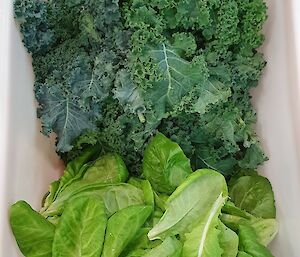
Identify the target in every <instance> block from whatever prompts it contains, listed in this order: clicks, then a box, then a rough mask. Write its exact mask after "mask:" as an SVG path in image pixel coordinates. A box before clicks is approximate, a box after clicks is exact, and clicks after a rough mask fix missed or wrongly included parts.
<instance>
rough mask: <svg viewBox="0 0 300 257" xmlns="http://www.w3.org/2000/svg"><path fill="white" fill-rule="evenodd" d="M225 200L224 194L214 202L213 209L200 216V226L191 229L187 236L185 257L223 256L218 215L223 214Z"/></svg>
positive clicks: (184, 249) (184, 247)
mask: <svg viewBox="0 0 300 257" xmlns="http://www.w3.org/2000/svg"><path fill="white" fill-rule="evenodd" d="M223 203H224V198H223V196H222V194H220V196H219V197H218V199H217V200H216V201H215V202H214V204H213V206H212V207H211V209H210V210H209V211H208V212H207V213H206V214H202V216H199V218H198V220H199V222H198V224H196V225H195V227H194V228H190V229H189V230H190V232H189V233H186V234H185V242H184V244H183V252H182V256H183V257H189V256H199V257H202V256H211V257H212V256H215V257H218V256H219V257H221V256H222V248H221V246H220V243H219V237H220V233H221V231H220V230H219V229H218V228H217V226H218V222H219V220H218V215H219V214H220V213H221V208H222V204H223Z"/></svg>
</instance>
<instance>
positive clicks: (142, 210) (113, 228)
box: [101, 205, 152, 257]
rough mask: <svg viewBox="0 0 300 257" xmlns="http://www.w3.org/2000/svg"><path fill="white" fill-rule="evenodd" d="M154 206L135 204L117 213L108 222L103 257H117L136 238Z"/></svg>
mask: <svg viewBox="0 0 300 257" xmlns="http://www.w3.org/2000/svg"><path fill="white" fill-rule="evenodd" d="M151 212H152V208H151V207H149V206H145V205H133V206H129V207H127V208H124V209H122V210H120V211H118V212H117V213H115V214H114V215H113V216H112V217H111V218H110V219H109V220H108V223H107V230H106V236H105V242H104V246H103V253H102V255H101V256H102V257H117V256H119V255H120V254H121V252H122V251H123V250H124V249H125V248H126V246H127V245H128V244H129V243H130V242H131V241H132V240H133V239H134V237H135V235H136V233H137V232H138V231H139V229H140V228H141V227H142V226H143V224H144V223H145V222H146V220H147V218H148V217H149V216H150V214H151Z"/></svg>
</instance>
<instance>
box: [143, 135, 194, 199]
mask: <svg viewBox="0 0 300 257" xmlns="http://www.w3.org/2000/svg"><path fill="white" fill-rule="evenodd" d="M191 172H192V170H191V167H190V162H189V159H188V158H187V157H186V156H185V155H184V153H183V151H182V150H181V148H180V147H179V146H178V145H177V144H176V143H174V142H172V141H171V140H170V139H168V138H166V137H165V136H164V135H162V134H160V133H158V134H157V135H156V136H155V137H154V138H153V139H152V141H151V142H150V143H149V145H148V146H147V147H146V150H145V156H144V160H143V176H144V177H145V178H146V179H148V180H149V181H150V183H151V184H152V186H153V188H154V189H155V190H156V191H157V192H161V193H172V192H173V191H174V190H175V188H176V187H177V186H179V185H180V184H181V183H182V181H183V180H184V179H185V178H186V177H187V176H188V175H189V174H190V173H191Z"/></svg>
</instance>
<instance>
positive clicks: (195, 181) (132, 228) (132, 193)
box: [10, 133, 278, 257]
mask: <svg viewBox="0 0 300 257" xmlns="http://www.w3.org/2000/svg"><path fill="white" fill-rule="evenodd" d="M142 166H143V173H142V175H141V177H139V178H138V177H129V174H128V171H127V168H126V166H125V164H124V162H123V160H122V159H121V157H120V156H119V155H117V154H111V153H109V154H105V155H102V156H101V157H100V158H99V148H98V147H90V148H89V149H87V150H85V151H84V152H83V153H82V155H80V156H79V157H77V158H76V159H74V160H73V161H71V162H69V163H68V165H67V166H66V169H65V172H64V174H63V176H62V177H61V178H60V179H59V180H58V181H55V182H53V183H52V184H51V186H50V190H49V192H48V193H47V194H46V195H45V197H44V199H43V207H42V209H41V210H40V211H39V212H36V211H34V210H33V209H32V208H31V207H30V206H29V205H28V204H27V203H26V202H24V201H19V202H17V203H16V204H14V205H13V206H12V207H11V210H10V223H11V227H12V230H13V233H14V235H15V238H16V241H17V243H18V245H19V248H20V250H21V252H22V253H23V254H24V255H25V256H26V257H37V256H39V257H71V256H78V257H79V256H82V257H83V256H85V257H87V256H88V257H100V256H101V257H118V256H120V257H142V256H143V257H158V256H159V257H181V256H182V257H236V256H238V257H271V256H273V255H272V254H271V252H270V251H269V250H268V249H267V248H266V246H267V245H268V244H269V243H270V242H271V241H272V239H273V238H274V236H275V235H276V233H277V230H278V225H277V222H276V220H275V212H276V211H275V205H274V195H273V192H272V188H271V185H270V183H269V181H268V180H267V179H266V178H264V177H262V176H259V175H257V174H256V173H255V172H254V171H252V172H250V173H249V171H247V170H244V171H243V172H241V173H239V174H236V175H235V176H233V177H232V178H231V180H230V181H229V182H228V185H227V184H226V180H225V178H224V176H223V175H221V174H220V173H219V172H216V171H214V170H211V169H199V170H196V171H194V172H192V168H191V166H190V161H189V159H188V158H187V157H186V156H185V154H184V152H183V151H182V149H181V148H180V147H179V145H178V144H177V143H175V142H173V141H171V140H170V139H168V138H166V137H165V136H164V135H163V134H160V133H158V134H157V135H156V136H155V137H154V138H153V139H152V140H151V142H150V143H149V144H148V145H147V147H146V150H145V155H144V158H143V164H142Z"/></svg>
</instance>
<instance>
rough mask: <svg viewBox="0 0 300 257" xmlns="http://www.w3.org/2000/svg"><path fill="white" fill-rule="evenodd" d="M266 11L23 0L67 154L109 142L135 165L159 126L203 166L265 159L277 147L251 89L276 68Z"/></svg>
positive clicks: (45, 101) (136, 168)
mask: <svg viewBox="0 0 300 257" xmlns="http://www.w3.org/2000/svg"><path fill="white" fill-rule="evenodd" d="M266 9H267V8H266V5H265V3H264V1H263V0H252V1H242V0H222V1H220V0H214V1H208V0H184V1H183V0H178V1H174V0H169V1H166V0H164V1H157V0H154V1H147V2H144V1H142V0H133V1H106V0H80V1H76V0H53V1H46V0H15V4H14V12H15V18H16V20H17V21H18V22H19V23H20V28H21V32H22V34H23V42H24V45H25V46H26V48H27V49H28V51H29V52H30V53H31V54H32V57H33V67H34V72H35V79H36V81H35V95H36V98H37V100H38V103H39V106H38V117H39V118H40V119H41V122H42V126H43V128H42V132H43V134H45V135H49V134H50V133H52V132H55V133H56V135H57V151H58V152H59V153H60V154H61V155H62V156H63V157H64V159H65V160H68V161H69V160H73V158H74V157H76V156H78V155H80V154H81V152H82V151H83V150H84V148H85V147H87V145H95V144H97V143H98V144H99V145H100V147H101V150H102V153H103V154H106V153H113V152H117V153H119V154H120V155H121V156H122V157H123V158H124V157H126V159H125V160H124V161H125V163H126V164H127V167H128V168H129V170H130V171H132V172H133V173H136V174H140V172H141V169H140V160H141V159H142V158H143V152H144V149H145V146H146V144H147V142H148V141H149V139H150V138H151V137H152V135H154V134H155V133H156V132H157V130H159V131H161V132H163V133H164V134H165V135H166V136H168V137H170V138H172V139H173V140H174V141H176V142H177V143H178V144H179V145H180V146H181V147H182V148H183V151H184V153H185V154H186V155H187V156H188V157H189V158H190V159H191V163H192V166H193V169H197V168H212V169H214V170H217V171H220V172H222V173H223V174H226V175H230V174H231V173H233V172H234V171H235V170H237V169H239V168H252V169H253V168H256V167H257V166H258V165H260V164H261V163H263V162H264V161H265V160H266V156H265V155H264V153H263V151H262V148H261V146H260V143H259V140H258V138H257V136H256V134H255V132H254V129H253V124H254V123H255V122H256V113H255V111H254V109H253V107H252V105H251V102H250V100H251V96H250V94H249V90H250V89H251V88H252V87H255V86H257V84H258V80H259V78H260V76H261V73H262V70H263V68H264V66H265V61H264V58H263V56H262V55H261V54H260V53H258V52H257V48H259V47H260V46H261V45H262V43H263V40H264V37H263V35H262V33H261V30H262V26H263V24H264V22H265V20H266V17H267V15H266ZM176 186H177V185H176ZM176 186H175V187H176ZM172 189H174V187H172ZM168 191H170V190H168Z"/></svg>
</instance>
